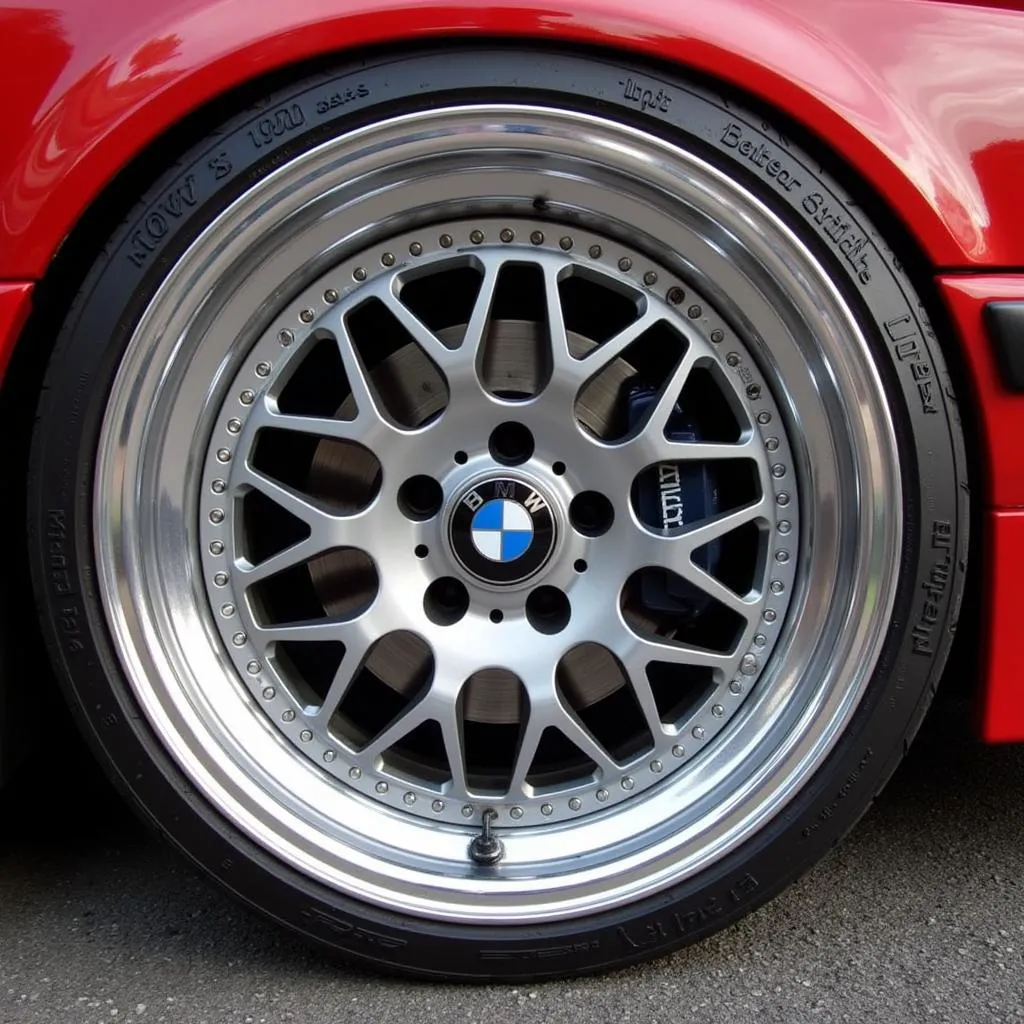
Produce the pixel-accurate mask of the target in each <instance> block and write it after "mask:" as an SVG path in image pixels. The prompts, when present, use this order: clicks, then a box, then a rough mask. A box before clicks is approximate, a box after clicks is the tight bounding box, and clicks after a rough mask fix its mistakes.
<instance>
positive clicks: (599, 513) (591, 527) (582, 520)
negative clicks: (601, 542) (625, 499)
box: [569, 491, 615, 537]
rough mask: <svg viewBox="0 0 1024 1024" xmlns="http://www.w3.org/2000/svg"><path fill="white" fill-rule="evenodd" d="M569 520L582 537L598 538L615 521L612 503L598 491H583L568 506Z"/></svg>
mask: <svg viewBox="0 0 1024 1024" xmlns="http://www.w3.org/2000/svg"><path fill="white" fill-rule="evenodd" d="M569 519H570V521H571V522H572V525H573V527H574V529H575V530H576V531H577V532H578V533H582V534H583V536H584V537H600V536H601V534H602V533H607V532H608V530H609V529H610V528H611V525H612V522H613V521H614V520H615V509H613V508H612V503H611V502H610V501H609V500H608V499H607V498H606V497H605V496H604V495H603V494H600V493H599V492H598V491H583V492H582V493H580V494H577V495H576V497H575V498H573V499H572V502H571V503H570V504H569Z"/></svg>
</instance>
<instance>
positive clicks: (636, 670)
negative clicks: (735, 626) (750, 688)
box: [622, 635, 739, 678]
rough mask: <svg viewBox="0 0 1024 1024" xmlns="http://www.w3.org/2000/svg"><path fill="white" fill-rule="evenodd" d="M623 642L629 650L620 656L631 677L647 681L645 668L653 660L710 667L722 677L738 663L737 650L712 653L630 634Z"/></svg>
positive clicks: (686, 645)
mask: <svg viewBox="0 0 1024 1024" xmlns="http://www.w3.org/2000/svg"><path fill="white" fill-rule="evenodd" d="M626 643H627V644H628V646H629V650H628V651H627V652H625V656H624V657H622V662H623V664H624V665H625V666H626V668H627V670H628V671H629V673H630V675H631V676H636V677H639V676H640V675H641V674H642V675H643V676H644V678H646V669H647V666H648V665H649V664H650V663H651V662H652V661H663V662H665V663H667V664H669V665H690V666H693V667H695V668H709V669H712V670H713V671H715V672H717V673H720V674H721V675H723V676H728V675H731V674H732V672H734V671H735V669H736V666H737V664H738V663H739V655H738V654H737V652H736V651H726V652H722V651H711V650H707V649H706V648H703V647H693V646H692V645H690V644H681V643H676V642H675V641H673V640H667V639H666V640H652V639H650V638H649V637H642V636H637V635H630V636H629V638H628V639H627V641H626Z"/></svg>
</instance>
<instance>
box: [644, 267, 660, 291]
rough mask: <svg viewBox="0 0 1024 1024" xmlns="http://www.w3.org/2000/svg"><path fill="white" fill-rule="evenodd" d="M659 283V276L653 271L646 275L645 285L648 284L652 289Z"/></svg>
mask: <svg viewBox="0 0 1024 1024" xmlns="http://www.w3.org/2000/svg"><path fill="white" fill-rule="evenodd" d="M657 283H658V275H657V274H656V273H655V272H654V271H653V270H648V271H647V273H646V274H644V284H646V285H647V286H648V287H650V286H651V285H654V284H657Z"/></svg>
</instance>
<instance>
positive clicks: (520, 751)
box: [508, 714, 544, 795]
mask: <svg viewBox="0 0 1024 1024" xmlns="http://www.w3.org/2000/svg"><path fill="white" fill-rule="evenodd" d="M543 732H544V726H543V725H541V724H539V722H538V720H537V716H535V715H533V714H531V715H530V717H529V719H528V720H527V724H526V728H525V729H524V730H523V732H522V736H521V737H520V739H519V747H518V748H517V750H516V759H515V764H514V766H513V768H512V778H511V780H510V781H509V786H508V789H509V792H510V793H515V794H517V795H518V794H520V793H522V792H523V790H524V788H525V787H526V777H527V775H529V774H530V767H531V766H532V765H533V759H534V758H535V757H536V756H537V747H538V746H539V745H540V738H541V735H542V734H543Z"/></svg>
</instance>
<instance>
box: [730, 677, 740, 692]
mask: <svg viewBox="0 0 1024 1024" xmlns="http://www.w3.org/2000/svg"><path fill="white" fill-rule="evenodd" d="M729 692H730V693H736V694H740V693H742V692H743V684H742V683H741V682H739V681H738V680H736V679H734V680H733V681H732V682H731V683H730V684H729Z"/></svg>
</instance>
